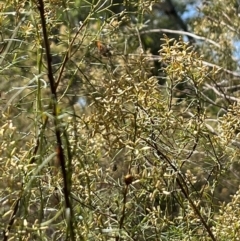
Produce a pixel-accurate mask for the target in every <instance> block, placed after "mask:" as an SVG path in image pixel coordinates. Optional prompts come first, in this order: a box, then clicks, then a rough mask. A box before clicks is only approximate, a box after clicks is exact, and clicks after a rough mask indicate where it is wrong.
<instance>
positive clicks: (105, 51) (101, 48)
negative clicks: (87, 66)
mask: <svg viewBox="0 0 240 241" xmlns="http://www.w3.org/2000/svg"><path fill="white" fill-rule="evenodd" d="M96 45H97V48H98V52H99V53H100V54H101V55H102V56H104V57H110V56H111V55H112V53H111V51H110V50H111V48H110V46H109V45H106V44H104V43H102V42H101V41H99V40H97V41H96Z"/></svg>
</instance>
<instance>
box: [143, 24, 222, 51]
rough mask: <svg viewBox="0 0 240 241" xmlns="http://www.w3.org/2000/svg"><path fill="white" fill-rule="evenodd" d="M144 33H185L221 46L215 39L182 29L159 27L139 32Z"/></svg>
mask: <svg viewBox="0 0 240 241" xmlns="http://www.w3.org/2000/svg"><path fill="white" fill-rule="evenodd" d="M145 33H173V34H179V35H187V36H190V37H192V38H194V39H197V40H202V41H205V42H208V43H211V44H213V45H214V46H216V47H218V48H220V47H221V46H220V44H218V43H216V42H215V41H213V40H211V39H208V38H205V37H203V36H199V35H196V34H194V33H189V32H186V31H182V30H173V29H165V28H159V29H150V30H144V31H141V32H140V34H145Z"/></svg>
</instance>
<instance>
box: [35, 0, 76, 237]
mask: <svg viewBox="0 0 240 241" xmlns="http://www.w3.org/2000/svg"><path fill="white" fill-rule="evenodd" d="M37 7H38V10H39V12H40V17H41V25H42V32H43V40H44V45H45V50H46V60H47V69H48V80H49V84H50V90H51V94H52V106H53V110H52V111H53V113H52V114H53V117H54V126H55V135H56V139H57V156H58V159H59V161H60V165H61V169H62V175H63V185H64V188H63V190H64V198H65V205H66V215H67V216H66V218H67V221H68V222H67V224H68V230H69V233H70V240H72V241H73V240H75V232H74V225H73V210H72V206H71V202H70V185H69V184H70V183H69V182H68V174H67V171H66V160H65V156H64V150H63V145H62V140H61V135H62V132H61V129H60V127H59V123H58V120H57V115H58V114H57V103H58V97H57V92H56V86H55V80H54V76H53V70H52V56H51V51H50V44H49V41H48V33H47V25H46V20H45V8H44V1H43V0H38V6H37Z"/></svg>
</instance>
